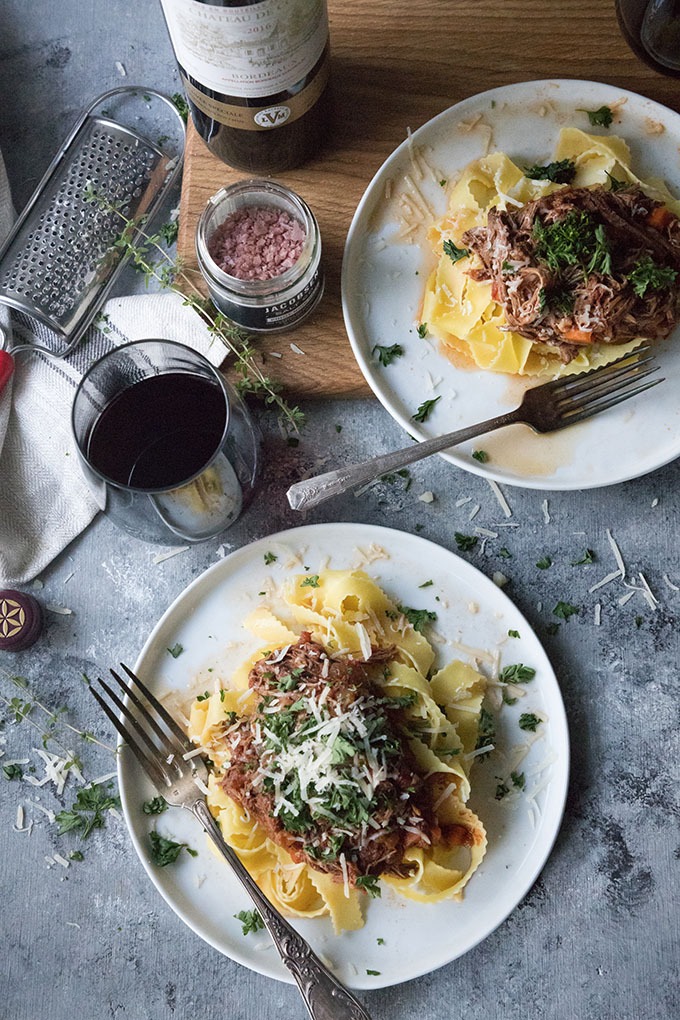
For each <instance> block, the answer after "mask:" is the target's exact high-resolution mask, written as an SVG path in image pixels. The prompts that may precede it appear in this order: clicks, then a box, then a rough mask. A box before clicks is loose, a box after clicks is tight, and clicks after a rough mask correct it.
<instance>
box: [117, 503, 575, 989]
mask: <svg viewBox="0 0 680 1020" xmlns="http://www.w3.org/2000/svg"><path fill="white" fill-rule="evenodd" d="M339 532H342V533H345V534H346V535H348V536H350V535H351V536H352V537H353V538H354V544H355V545H362V546H366V545H367V544H368V543H370V542H372V541H375V542H378V543H380V544H381V545H383V546H389V543H390V542H392V543H394V542H409V543H415V544H416V545H417V546H418V548H419V549H422V550H426V549H427V550H428V551H429V552H430V553H431V554H433V555H437V556H438V557H444V558H445V559H447V560H448V561H449V563H450V564H455V565H456V569H458V570H459V571H460V573H461V575H462V576H463V577H467V578H469V579H471V580H474V583H475V585H476V586H477V588H478V590H484V589H486V590H487V591H489V592H490V593H493V595H494V598H495V599H497V600H498V601H500V602H501V603H502V604H504V605H505V606H506V608H507V609H508V611H509V613H510V614H511V616H512V619H513V621H514V622H515V623H516V625H517V626H518V627H519V626H521V627H522V629H523V633H525V634H527V635H528V636H529V638H530V639H531V640H532V641H533V642H534V643H535V645H536V647H537V649H538V650H539V653H540V654H541V655H542V657H543V662H542V663H541V669H542V670H544V671H545V677H544V681H543V682H544V683H547V684H548V685H549V686H550V687H551V688H552V690H551V693H552V696H553V708H552V713H551V716H550V725H551V736H552V739H553V744H556V745H559V756H558V759H557V762H556V765H557V767H556V769H555V772H554V773H553V774H551V780H550V787H551V798H550V801H549V804H548V806H547V807H546V810H545V813H546V815H549V816H550V818H549V823H550V828H549V831H548V832H547V833H546V834H545V835H544V838H543V841H542V843H541V846H540V849H539V851H538V853H536V854H535V859H534V860H533V861H532V863H531V866H530V867H529V868H525V869H524V871H523V873H522V882H521V884H520V885H518V886H517V887H516V888H515V891H514V893H513V902H512V904H511V905H510V906H509V908H508V909H506V910H505V911H504V912H502V914H500V915H499V916H497V917H496V918H495V919H494V922H493V924H492V925H490V926H489V927H488V928H487V929H485V930H483V931H482V932H481V933H480V934H479V935H478V937H475V938H474V939H472V940H470V941H469V942H468V943H467V944H466V945H465V947H464V948H463V949H462V950H461V951H459V952H455V953H454V954H453V955H451V956H449V957H447V958H446V959H440V960H439V961H438V962H436V963H435V964H434V965H433V966H429V965H427V966H425V967H423V968H420V969H418V970H417V971H415V972H407V973H404V974H400V975H398V976H392V977H391V978H390V979H386V980H383V978H382V976H381V977H380V978H378V979H376V978H372V979H371V980H370V981H367V980H366V978H365V977H364V976H363V975H361V974H358V975H357V976H356V978H353V977H351V976H350V977H349V978H348V977H347V976H345V983H346V984H347V985H348V986H350V987H353V988H356V989H368V990H377V989H380V988H386V987H390V986H392V985H396V984H400V983H403V982H405V981H409V980H413V979H415V978H417V977H420V976H422V975H423V974H427V973H431V972H432V971H433V970H437V969H439V968H441V967H443V966H446V965H447V964H449V963H451V962H452V961H453V960H455V959H457V958H458V957H460V956H462V955H464V954H465V953H467V952H469V951H470V950H471V949H473V948H474V947H475V946H476V945H478V944H479V943H480V942H481V941H483V940H484V939H486V938H487V937H488V936H489V935H490V934H492V932H493V931H495V930H496V928H497V927H499V926H500V925H501V924H502V923H503V922H504V921H505V920H506V919H507V917H508V916H509V915H510V913H512V911H513V910H514V909H515V908H516V907H517V905H518V904H519V903H520V902H521V901H522V900H523V899H524V897H525V896H526V895H527V893H528V892H529V890H530V889H531V887H532V886H533V884H534V882H535V881H536V879H537V877H538V875H539V874H540V873H541V871H542V870H543V868H544V867H545V864H546V862H547V860H548V858H549V856H550V854H551V853H552V850H553V847H554V844H555V841H556V839H557V836H558V834H559V830H560V827H561V824H562V818H563V815H564V810H565V805H566V798H567V792H568V785H569V769H570V745H569V730H568V722H567V717H566V711H565V708H564V704H563V701H562V698H561V694H560V691H559V684H558V681H557V677H556V675H555V672H554V670H553V668H552V664H551V663H550V660H549V658H548V656H547V654H546V652H545V649H544V648H543V645H542V643H541V642H540V640H539V639H538V637H537V635H536V633H535V631H534V629H533V628H532V627H531V625H530V624H529V622H528V621H527V620H526V618H525V617H524V616H523V614H522V613H521V612H520V611H519V610H518V609H517V607H516V606H515V605H514V603H512V601H511V600H510V599H509V598H508V596H507V595H506V594H505V593H504V592H503V591H501V590H500V589H499V588H498V587H497V586H496V585H495V584H494V583H493V581H491V580H490V579H489V578H488V577H486V575H484V574H483V573H482V572H481V571H479V570H478V569H477V568H476V567H474V566H473V565H472V564H471V563H469V562H468V561H467V560H464V559H463V558H462V557H459V556H458V555H457V554H456V553H454V552H452V551H451V550H448V549H446V548H445V547H443V546H440V545H438V544H437V543H436V542H432V541H430V540H429V539H425V538H422V537H421V536H419V535H413V534H411V533H408V532H402V531H399V530H397V529H393V528H386V527H384V526H380V525H365V524H360V523H349V522H347V523H341V522H332V523H325V524H310V525H302V526H299V527H296V528H291V529H287V530H285V531H282V532H278V533H276V534H274V535H269V536H265V537H263V538H260V539H257V540H255V541H254V542H251V543H249V544H248V545H245V546H243V547H241V548H239V549H237V550H234V551H233V552H232V553H230V554H229V555H227V556H226V557H224V558H223V559H221V560H219V561H218V562H217V563H214V564H212V565H211V566H210V567H208V568H207V569H206V570H205V571H203V573H201V574H199V576H198V577H196V578H195V579H194V580H193V581H192V582H191V583H190V584H189V585H187V587H185V588H184V589H183V590H182V591H181V592H180V593H179V595H178V596H177V597H176V598H175V599H174V600H173V602H172V603H171V605H170V606H169V607H168V608H167V609H166V610H165V612H164V613H163V614H162V616H161V617H160V618H159V620H158V622H157V623H156V624H155V626H154V628H153V629H152V631H151V633H150V634H149V636H148V638H147V640H146V641H145V643H144V645H143V647H142V649H141V651H140V653H139V655H138V657H137V659H136V661H135V664H134V667H133V670H134V672H138V673H141V674H142V675H143V674H144V663H145V659H146V658H147V657H150V656H152V655H153V654H155V646H156V644H157V641H158V639H159V637H160V635H162V634H165V638H164V640H165V639H167V626H168V623H172V622H173V619H174V618H175V617H177V618H178V619H179V620H181V619H182V618H183V616H184V613H185V610H187V609H188V611H189V612H191V613H193V611H194V610H193V609H191V608H190V605H191V602H192V599H193V597H194V596H195V595H196V593H197V592H200V590H201V589H202V588H206V589H207V591H208V593H210V592H211V591H213V590H215V585H214V584H213V582H214V581H215V579H216V578H219V577H220V575H222V574H224V581H225V582H226V583H228V580H229V576H230V574H232V573H233V572H234V570H236V569H238V567H239V565H240V561H241V560H244V559H245V560H255V559H257V558H259V560H260V562H261V559H262V555H263V554H264V552H265V551H266V550H267V549H268V548H269V547H270V546H271V545H272V544H273V543H286V542H290V541H295V542H300V541H305V540H308V539H307V538H306V536H309V535H312V537H313V538H321V537H323V538H325V539H326V542H332V540H333V538H334V537H335V538H337V536H338V533H339ZM331 547H332V546H331V545H328V548H331ZM456 580H459V578H456ZM218 583H219V582H218ZM185 604H186V605H185ZM151 687H152V689H153V683H152V684H151ZM553 727H554V729H553ZM130 761H131V760H130ZM131 764H132V771H133V772H134V771H135V769H137V768H138V767H137V766H136V765H135V763H134V761H131ZM117 773H118V788H119V792H120V798H121V806H122V811H123V815H124V818H125V822H126V825H127V828H128V832H129V834H130V838H131V840H132V843H133V846H134V848H135V851H136V853H137V856H138V857H139V860H140V861H141V863H142V866H143V867H144V870H145V871H146V873H147V875H148V877H149V878H150V879H151V882H152V883H153V885H154V886H155V887H156V889H157V891H158V892H159V893H160V894H161V896H162V897H163V899H164V900H165V902H166V903H167V904H168V905H169V906H170V907H171V909H172V910H173V911H174V913H175V914H176V915H177V916H178V917H179V918H180V919H181V920H182V921H183V922H184V923H185V924H186V925H187V927H188V928H190V929H191V930H192V931H193V932H194V933H195V934H196V935H198V936H199V937H200V938H201V939H202V940H203V941H204V942H206V943H207V944H208V945H210V946H212V947H213V948H214V949H216V950H218V952H220V953H222V954H223V955H225V956H227V957H228V958H229V959H231V960H233V961H235V962H236V963H239V964H242V965H243V966H245V967H248V968H249V969H251V970H253V971H255V972H257V973H260V974H263V975H264V976H268V977H272V978H274V979H276V980H280V981H283V982H285V983H289V984H292V983H293V979H292V977H291V976H290V974H289V973H288V972H287V971H285V970H283V971H282V972H281V973H279V972H277V971H276V969H274V970H272V969H271V968H269V967H267V966H265V962H266V961H265V960H264V959H263V960H262V961H260V960H259V959H258V958H257V954H255V958H253V951H252V949H250V946H248V950H249V951H248V952H242V951H241V950H240V946H239V945H238V944H237V945H236V946H234V945H231V946H230V947H229V948H228V949H227V948H225V945H224V944H221V943H220V941H219V940H218V939H214V938H212V937H211V936H210V935H209V933H206V931H205V930H202V927H201V922H200V918H199V919H197V918H196V917H194V916H192V915H191V913H190V912H188V911H186V910H184V909H183V908H182V907H181V905H179V904H178V903H177V902H176V898H173V895H172V891H171V889H169V888H168V883H167V882H164V881H163V879H164V875H165V874H166V872H165V871H164V869H161V868H157V867H155V866H154V865H153V864H152V863H151V862H150V861H149V859H148V853H147V851H146V849H145V848H144V846H143V844H142V841H141V838H140V836H139V835H138V832H137V830H138V829H140V828H141V825H140V821H141V819H140V814H141V813H140V810H139V800H140V797H139V791H138V789H137V788H136V787H135V783H134V779H133V777H132V776H130V774H129V773H130V766H129V764H128V758H127V757H126V756H125V755H124V754H119V756H118V765H117ZM409 906H416V907H417V906H418V905H417V904H409ZM454 906H455V905H454ZM293 923H294V924H295V922H293ZM308 923H310V924H314V923H317V922H308ZM307 935H308V937H309V934H308V933H307ZM244 945H247V943H245V940H244ZM318 951H320V950H319V948H318V947H317V952H318ZM264 955H265V954H260V957H264ZM276 963H277V966H278V958H277V961H276Z"/></svg>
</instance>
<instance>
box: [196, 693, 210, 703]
mask: <svg viewBox="0 0 680 1020" xmlns="http://www.w3.org/2000/svg"><path fill="white" fill-rule="evenodd" d="M209 698H210V691H203V694H199V695H198V697H197V698H196V701H208V699H209Z"/></svg>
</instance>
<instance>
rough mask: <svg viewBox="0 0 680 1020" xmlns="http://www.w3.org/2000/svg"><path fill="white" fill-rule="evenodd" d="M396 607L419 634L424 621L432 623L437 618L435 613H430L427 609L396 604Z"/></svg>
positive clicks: (421, 631)
mask: <svg viewBox="0 0 680 1020" xmlns="http://www.w3.org/2000/svg"><path fill="white" fill-rule="evenodd" d="M397 609H398V610H399V612H400V613H401V614H402V615H403V616H405V617H406V619H407V620H408V622H409V623H410V624H411V626H412V627H413V629H414V630H417V631H418V633H419V634H422V633H423V627H424V626H425V624H426V623H433V622H434V621H435V620H436V619H437V614H436V613H431V612H430V610H429V609H412V608H411V607H410V606H397Z"/></svg>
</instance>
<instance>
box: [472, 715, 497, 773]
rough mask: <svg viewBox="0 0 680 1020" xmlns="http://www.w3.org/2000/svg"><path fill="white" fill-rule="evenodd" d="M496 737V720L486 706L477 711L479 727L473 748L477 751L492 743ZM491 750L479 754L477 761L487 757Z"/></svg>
mask: <svg viewBox="0 0 680 1020" xmlns="http://www.w3.org/2000/svg"><path fill="white" fill-rule="evenodd" d="M495 739H496V721H495V719H494V717H493V716H492V714H491V712H489V710H488V708H484V706H483V705H482V709H481V711H480V713H479V729H478V731H477V743H476V744H475V750H476V751H478V750H479V749H480V748H481V747H486V746H487V745H488V744H493V743H494V741H495ZM490 753H491V752H490V751H487V752H486V754H479V755H477V758H478V759H479V761H483V760H484V759H485V758H488V756H489V754H490Z"/></svg>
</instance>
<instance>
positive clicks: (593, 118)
mask: <svg viewBox="0 0 680 1020" xmlns="http://www.w3.org/2000/svg"><path fill="white" fill-rule="evenodd" d="M576 109H577V110H578V112H579V113H586V114H587V115H588V121H589V123H590V126H591V127H605V128H608V127H610V126H611V124H612V121H613V120H614V114H613V113H612V111H611V108H610V107H609V106H601V107H600V108H599V110H584V109H583V107H582V106H577V107H576Z"/></svg>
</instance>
